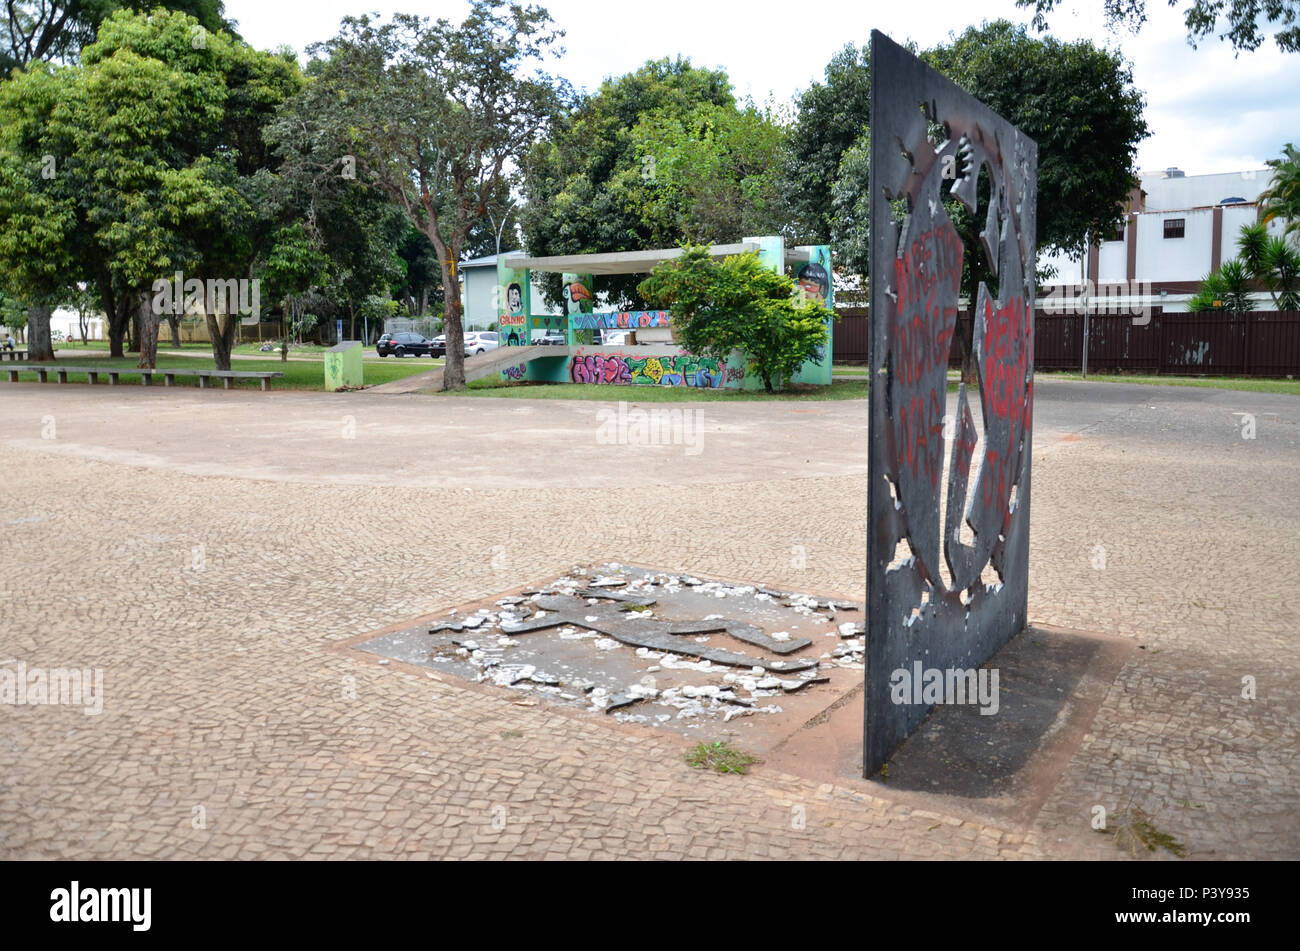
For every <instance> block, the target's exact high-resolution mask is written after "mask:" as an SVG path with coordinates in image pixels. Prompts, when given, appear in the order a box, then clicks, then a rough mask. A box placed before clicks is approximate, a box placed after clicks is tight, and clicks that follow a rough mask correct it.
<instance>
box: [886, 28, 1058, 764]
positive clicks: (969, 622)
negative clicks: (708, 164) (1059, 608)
mask: <svg viewBox="0 0 1300 951" xmlns="http://www.w3.org/2000/svg"><path fill="white" fill-rule="evenodd" d="M871 83H872V86H871V91H872V105H871V315H872V336H871V369H872V385H871V430H870V444H871V445H870V464H869V481H870V489H869V496H868V526H869V527H868V543H867V595H868V612H869V613H868V625H867V628H868V639H867V665H866V691H867V692H866V723H865V735H864V740H865V746H864V753H863V759H864V763H863V770H864V774H865V775H867V776H871V775H872V774H874V773H875V772H876V771H877V770H878V769H879V768H880V767H881V765H882V764H884V762H885V761H886V760H887V759H888V758H889V756H890V755H891V754H892V753H893V752H894V750H896V749H897V748H898V746H899V744H901V743H902V742H903V740H904V739H905V738H906V737H907V736H908V734H910V733H911V732H912V731H913V730H914V729H916V727H917V726H918V725H919V724H920V723H921V721H922V720H924V719H925V717H926V716H927V715H928V714H929V713H930V711H931V710H933V708H934V703H932V702H928V703H926V702H923V703H915V702H912V696H911V694H910V692H909V693H908V694H907V695H906V696H905V697H904V698H903V699H900V692H899V691H897V690H895V689H894V687H895V686H896V684H897V672H898V671H906V672H907V674H908V676H910V675H911V672H912V671H913V670H914V669H915V665H916V664H917V662H920V664H921V665H922V667H923V668H924V669H925V670H927V671H929V670H934V671H941V672H944V671H953V670H970V669H973V668H978V667H980V666H982V665H983V664H984V663H985V662H986V661H987V660H988V659H989V657H991V656H992V655H993V654H994V653H995V652H996V651H997V650H998V648H1000V647H1001V646H1002V645H1003V644H1005V643H1006V642H1007V641H1008V640H1009V639H1010V638H1011V637H1012V636H1013V635H1015V634H1016V633H1018V632H1019V631H1020V630H1022V629H1023V628H1024V625H1025V616H1026V609H1027V601H1028V571H1029V561H1028V554H1029V552H1028V549H1029V483H1030V479H1029V476H1030V456H1031V451H1032V439H1031V436H1032V432H1031V430H1032V425H1031V424H1032V416H1033V376H1034V372H1033V352H1034V348H1033V313H1034V274H1035V267H1034V265H1035V234H1034V232H1035V207H1036V200H1037V169H1038V147H1037V146H1036V145H1035V144H1034V142H1033V141H1032V140H1030V139H1029V138H1027V137H1026V136H1025V135H1024V134H1023V133H1021V132H1020V131H1019V130H1018V129H1016V128H1015V127H1014V126H1012V125H1011V124H1010V123H1009V122H1007V121H1006V120H1005V119H1003V118H1002V117H1000V116H998V115H997V114H996V113H994V112H993V111H992V110H990V109H989V108H988V107H986V106H985V105H984V104H982V103H981V102H979V101H978V100H976V99H974V98H972V97H971V96H970V95H968V94H967V93H965V92H963V91H962V90H961V89H959V88H958V87H957V86H955V85H953V83H952V82H950V81H949V80H948V79H946V78H944V77H943V76H941V75H940V74H938V73H936V72H935V71H933V70H932V69H930V68H929V67H927V66H925V65H924V64H923V63H921V62H920V61H919V60H918V59H916V58H915V57H914V56H912V55H910V54H909V53H907V52H906V51H905V50H903V49H902V48H901V47H899V46H898V45H897V44H895V43H893V42H892V41H891V40H889V39H888V38H887V37H885V36H883V35H882V34H880V33H878V32H873V33H872V35H871ZM981 170H987V181H988V196H987V201H988V212H987V217H986V218H985V222H984V230H983V233H982V235H981V241H980V244H981V245H982V247H981V248H979V249H975V250H973V252H972V253H978V254H982V255H983V257H984V263H985V267H986V268H987V271H988V273H990V274H991V275H993V276H995V277H996V279H997V287H998V290H997V293H996V295H991V294H990V293H989V290H988V288H987V287H986V285H985V284H984V283H983V282H981V283H980V285H979V291H978V294H977V298H976V302H975V304H976V306H975V321H974V328H973V346H972V357H973V361H974V366H975V368H976V370H977V372H978V376H979V395H980V404H981V407H982V422H983V425H982V427H979V428H977V427H976V425H975V419H974V417H973V415H972V413H971V409H970V404H969V400H968V396H967V392H966V387H965V385H964V384H963V385H962V386H961V387H960V388H959V390H958V393H957V401H956V412H955V414H954V413H949V412H948V410H947V395H948V394H947V377H948V362H949V355H950V352H951V349H952V342H953V337H954V333H955V331H956V328H957V317H958V308H959V304H958V296H959V292H960V289H961V282H962V274H963V265H964V262H965V252H966V249H965V248H964V246H963V243H962V240H961V237H960V235H959V234H958V232H957V229H956V228H955V227H954V225H953V222H952V221H951V220H950V218H949V215H948V211H947V209H946V208H945V202H949V203H951V202H954V201H955V202H960V204H961V205H963V206H965V208H966V209H967V210H968V211H969V212H970V213H971V214H978V207H979V199H980V195H979V192H978V189H979V180H980V173H981Z"/></svg>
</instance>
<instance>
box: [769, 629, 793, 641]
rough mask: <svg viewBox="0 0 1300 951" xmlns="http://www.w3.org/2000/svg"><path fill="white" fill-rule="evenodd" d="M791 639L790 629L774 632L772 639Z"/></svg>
mask: <svg viewBox="0 0 1300 951" xmlns="http://www.w3.org/2000/svg"><path fill="white" fill-rule="evenodd" d="M789 639H790V632H789V631H776V632H775V633H773V634H772V640H774V641H788V640H789Z"/></svg>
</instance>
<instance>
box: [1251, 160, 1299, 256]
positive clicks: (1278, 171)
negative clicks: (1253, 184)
mask: <svg viewBox="0 0 1300 951" xmlns="http://www.w3.org/2000/svg"><path fill="white" fill-rule="evenodd" d="M1282 155H1283V157H1282V158H1280V159H1269V160H1268V161H1267V162H1266V163H1264V164H1266V165H1269V166H1271V167H1272V168H1273V169H1275V171H1274V173H1273V181H1272V182H1271V183H1270V184H1269V187H1268V188H1267V189H1265V190H1264V191H1263V192H1261V193H1260V196H1259V210H1260V214H1261V219H1260V220H1261V221H1262V222H1263V223H1264V224H1268V223H1269V222H1270V221H1272V220H1273V219H1275V218H1280V219H1281V220H1283V221H1285V222H1286V230H1285V231H1284V232H1283V233H1284V234H1286V235H1287V236H1288V237H1289V236H1291V235H1295V236H1296V237H1297V239H1300V150H1297V149H1296V147H1295V146H1294V145H1292V144H1291V143H1290V142H1288V143H1287V144H1286V145H1285V146H1284V147H1283V149H1282Z"/></svg>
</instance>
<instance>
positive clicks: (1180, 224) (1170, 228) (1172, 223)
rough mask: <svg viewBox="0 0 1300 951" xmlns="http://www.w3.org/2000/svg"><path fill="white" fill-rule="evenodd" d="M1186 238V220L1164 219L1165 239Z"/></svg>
mask: <svg viewBox="0 0 1300 951" xmlns="http://www.w3.org/2000/svg"><path fill="white" fill-rule="evenodd" d="M1186 236H1187V219H1186V218H1166V219H1165V237H1166V238H1184V237H1186Z"/></svg>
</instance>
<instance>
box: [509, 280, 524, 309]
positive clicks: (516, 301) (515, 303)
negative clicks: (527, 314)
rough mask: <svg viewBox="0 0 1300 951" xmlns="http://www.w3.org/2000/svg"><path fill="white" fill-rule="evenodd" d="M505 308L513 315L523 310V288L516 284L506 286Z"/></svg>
mask: <svg viewBox="0 0 1300 951" xmlns="http://www.w3.org/2000/svg"><path fill="white" fill-rule="evenodd" d="M506 308H507V309H508V310H509V311H510V313H511V314H513V315H515V316H519V315H520V314H522V313H523V312H524V289H523V288H522V287H520V286H519V285H518V284H511V285H510V286H509V287H507V288H506Z"/></svg>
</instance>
